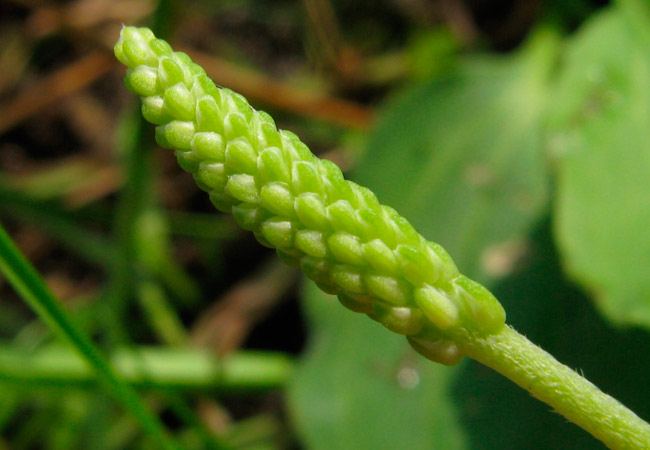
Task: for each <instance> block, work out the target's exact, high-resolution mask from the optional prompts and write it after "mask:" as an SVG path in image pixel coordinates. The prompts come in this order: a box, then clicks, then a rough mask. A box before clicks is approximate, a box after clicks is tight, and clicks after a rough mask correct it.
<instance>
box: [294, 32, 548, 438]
mask: <svg viewBox="0 0 650 450" xmlns="http://www.w3.org/2000/svg"><path fill="white" fill-rule="evenodd" d="M555 44H556V41H555V38H554V37H553V36H551V35H550V34H547V33H540V34H538V35H537V36H536V37H535V38H534V39H533V40H532V41H531V42H529V43H528V45H527V46H526V47H525V48H524V49H523V50H522V51H520V52H518V53H517V54H516V55H515V56H514V57H511V58H501V59H483V58H474V59H470V60H468V61H466V62H465V63H463V64H461V65H460V67H458V69H457V71H456V70H455V71H454V73H453V74H451V75H448V76H446V77H445V79H437V80H433V81H431V82H429V83H428V84H426V85H424V86H420V87H417V88H414V89H411V90H409V91H408V92H407V93H405V94H403V95H402V96H401V97H400V98H399V99H397V100H396V101H395V102H394V103H393V104H391V105H389V106H388V107H387V109H386V110H385V111H384V114H383V119H382V120H381V121H380V123H379V124H378V126H377V129H376V130H375V131H374V133H373V134H372V135H371V137H370V141H369V145H368V150H367V152H366V155H365V161H364V162H363V163H362V164H361V166H360V167H359V168H358V170H357V172H356V174H355V180H356V181H358V182H359V183H361V184H364V185H366V186H368V187H370V188H371V189H373V190H374V191H375V192H376V193H377V194H378V196H379V198H380V200H381V201H382V202H383V203H386V204H388V205H391V206H393V207H395V208H396V209H397V210H398V211H399V212H400V213H402V214H404V215H405V216H406V217H407V218H409V219H410V220H411V221H412V222H413V224H414V225H415V226H416V228H417V229H418V230H419V231H420V232H421V233H422V234H424V235H425V236H427V237H429V238H430V239H432V240H435V241H438V242H440V243H441V244H443V245H444V246H445V247H447V249H448V250H449V251H450V252H451V254H452V256H453V257H454V259H455V260H456V261H457V263H459V266H460V268H461V270H463V272H464V273H466V274H467V275H470V276H472V277H478V278H479V279H481V280H482V281H490V280H492V279H494V278H496V277H497V276H502V275H505V274H506V273H508V272H509V271H510V270H511V268H512V261H513V260H514V256H515V254H516V253H517V249H518V248H520V246H521V245H522V242H524V240H525V237H526V235H527V233H528V230H529V227H530V226H531V225H532V224H533V223H534V222H535V221H536V220H537V219H538V218H539V216H540V214H541V213H542V212H543V211H544V208H545V205H546V200H547V175H546V167H545V163H544V158H543V156H542V148H541V126H540V115H541V113H542V111H543V110H544V107H545V99H546V97H547V92H546V86H547V78H548V69H549V65H550V64H551V63H552V62H553V60H554V59H555V48H556V45H555ZM486 262H487V263H486ZM304 300H305V304H306V307H307V310H308V316H309V318H310V320H311V322H312V323H313V333H314V334H313V337H312V341H311V343H310V346H309V350H308V352H307V355H306V357H305V358H304V359H303V361H302V363H301V365H300V368H299V370H298V372H297V374H296V377H295V378H294V382H293V383H292V385H291V387H290V399H291V408H292V413H293V416H294V418H295V422H296V425H297V429H298V431H299V433H300V435H301V437H302V439H303V441H304V442H305V443H306V444H307V447H309V448H313V449H319V448H323V449H325V448H327V449H330V448H346V449H367V448H377V449H394V448H409V449H425V448H426V449H430V448H444V449H449V450H454V449H459V448H465V447H466V442H465V441H466V439H465V433H464V432H463V431H462V429H461V428H460V426H459V423H458V421H457V412H456V410H455V408H454V407H453V403H452V401H451V399H450V397H449V391H450V388H449V384H450V380H452V379H453V377H454V374H455V373H456V372H457V369H456V368H449V367H443V366H439V365H436V364H434V363H432V362H430V361H426V360H424V359H422V358H420V357H419V356H417V355H415V354H414V353H413V351H412V350H411V349H410V348H409V347H408V345H407V344H406V342H405V340H404V339H403V338H401V337H400V336H396V335H394V334H392V333H390V332H389V331H387V330H385V329H383V328H382V327H381V326H380V325H378V324H375V323H373V322H372V321H370V320H368V319H367V318H365V317H363V316H359V315H355V314H352V313H350V312H348V311H346V310H344V308H342V307H341V306H340V305H339V304H338V302H337V301H336V300H332V298H329V297H328V296H326V295H324V294H319V293H318V292H317V291H316V290H315V288H312V287H311V285H310V287H309V288H308V289H307V290H306V294H305V296H304ZM413 373H417V375H418V378H419V384H418V386H417V387H416V388H414V389H408V388H405V387H401V386H400V381H399V379H400V374H402V375H401V376H403V377H407V379H408V376H412V375H409V374H413Z"/></svg>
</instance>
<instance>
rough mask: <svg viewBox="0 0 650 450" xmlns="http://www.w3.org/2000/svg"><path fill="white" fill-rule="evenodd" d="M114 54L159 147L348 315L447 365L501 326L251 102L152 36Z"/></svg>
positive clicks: (487, 302) (446, 267)
mask: <svg viewBox="0 0 650 450" xmlns="http://www.w3.org/2000/svg"><path fill="white" fill-rule="evenodd" d="M115 55H116V56H117V58H118V59H119V60H120V61H121V62H122V63H124V64H125V65H126V66H127V67H128V68H129V69H128V72H127V75H126V79H125V83H126V86H127V88H128V89H129V90H131V91H132V92H134V93H135V94H137V95H139V96H140V97H142V114H143V116H144V117H145V119H146V120H148V121H149V122H151V123H153V124H155V125H157V127H156V140H157V141H158V143H159V144H160V145H161V146H162V147H165V148H168V149H172V150H173V151H174V153H175V155H176V157H177V159H178V162H179V164H180V166H181V167H182V168H183V169H184V170H185V171H187V172H189V173H191V174H192V175H193V176H194V179H195V180H196V183H197V184H198V186H199V187H200V188H201V189H203V190H204V191H206V192H207V193H208V194H209V196H210V200H211V201H212V203H213V204H214V205H215V206H216V207H217V208H218V209H219V210H221V211H224V212H229V213H232V214H233V217H234V219H235V221H236V222H237V223H238V224H239V225H240V226H241V227H242V228H244V229H246V230H249V231H252V232H253V233H254V234H255V237H256V238H257V239H258V240H259V241H260V242H261V243H262V244H263V245H265V246H268V247H272V248H274V249H276V251H277V253H278V255H279V256H280V258H281V259H282V260H283V261H285V262H287V263H289V264H292V265H295V266H299V267H300V268H301V269H302V270H303V271H304V273H305V274H306V275H307V276H308V277H309V278H311V279H312V280H314V281H315V282H316V283H317V284H318V286H319V287H320V288H321V289H322V290H324V291H325V292H328V293H331V294H335V295H337V296H338V298H339V300H340V301H341V303H342V304H343V305H344V306H346V307H348V308H349V309H351V310H353V311H357V312H361V313H365V314H367V315H368V316H370V317H371V318H373V319H374V320H377V321H378V322H380V323H381V324H383V325H384V326H386V327H387V328H389V329H390V330H392V331H394V332H396V333H400V334H404V335H406V336H407V337H408V338H409V342H411V344H412V345H413V347H414V348H415V349H416V350H417V351H419V352H420V353H422V354H424V355H425V356H427V357H429V358H430V359H433V360H436V361H440V362H443V363H447V364H453V363H455V362H457V361H458V359H460V357H461V355H460V353H459V351H458V349H457V347H456V346H455V344H454V343H453V339H451V338H450V337H449V336H453V331H454V330H456V329H459V328H465V329H469V330H472V331H475V332H478V333H483V334H489V333H492V332H496V331H498V330H499V329H500V328H501V327H502V326H503V324H504V322H505V312H504V310H503V308H502V307H501V305H500V304H499V302H498V301H497V300H496V299H495V298H494V297H493V296H492V294H490V292H489V291H488V290H486V289H485V288H484V287H483V286H481V285H480V284H478V283H476V282H474V281H472V280H470V279H468V278H466V277H465V276H463V275H461V274H459V272H458V270H457V268H456V266H455V265H454V263H453V261H452V260H451V258H450V257H449V255H448V254H447V252H445V250H444V249H443V248H442V247H441V246H440V245H438V244H435V243H433V242H430V241H427V240H426V239H425V238H423V237H422V236H421V235H420V234H419V233H417V232H416V231H415V229H414V228H413V227H412V226H411V224H410V223H409V222H408V221H407V220H406V219H405V218H404V217H402V216H400V215H399V214H398V213H397V212H396V211H395V210H393V209H392V208H390V207H388V206H386V205H382V204H380V203H379V201H378V200H377V198H376V197H375V195H374V194H373V193H372V192H371V191H370V190H369V189H367V188H364V187H362V186H359V185H358V184H356V183H353V182H351V181H348V180H345V179H344V177H343V175H342V173H341V170H340V169H339V168H338V167H337V166H336V165H335V164H334V163H332V162H330V161H327V160H323V159H319V158H317V157H316V156H314V155H313V154H312V153H311V151H310V150H309V149H308V148H307V146H306V145H305V144H303V143H302V142H301V141H300V139H298V137H297V136H296V135H294V134H293V133H291V132H289V131H285V130H278V129H277V127H276V126H275V123H274V121H273V119H272V118H271V117H270V116H269V115H268V114H266V113H265V112H262V111H256V110H255V109H253V108H252V107H251V106H250V105H249V104H248V102H247V101H246V99H245V98H244V97H243V96H241V95H239V94H237V93H235V92H232V91H230V90H229V89H224V88H220V87H217V86H216V85H215V84H214V82H212V80H210V78H209V77H208V76H207V75H206V73H205V71H204V70H203V69H202V68H201V67H200V66H198V65H197V64H195V63H193V62H192V61H191V59H190V58H189V57H188V56H187V55H186V54H184V53H180V52H174V51H173V50H172V49H171V47H170V46H169V44H167V43H166V42H165V41H163V40H160V39H156V38H155V36H154V35H153V33H152V32H151V31H150V30H148V29H146V28H134V27H124V28H123V30H122V33H121V36H120V39H119V41H118V42H117V44H116V45H115Z"/></svg>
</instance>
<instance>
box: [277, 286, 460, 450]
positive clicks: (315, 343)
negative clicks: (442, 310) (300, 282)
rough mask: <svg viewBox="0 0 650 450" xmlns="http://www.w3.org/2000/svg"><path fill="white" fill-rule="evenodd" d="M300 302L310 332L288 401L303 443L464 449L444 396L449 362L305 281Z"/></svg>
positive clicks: (449, 375)
mask: <svg viewBox="0 0 650 450" xmlns="http://www.w3.org/2000/svg"><path fill="white" fill-rule="evenodd" d="M303 305H304V307H305V312H306V314H307V317H308V319H309V321H310V323H311V324H312V327H311V330H312V335H311V339H310V344H309V349H308V351H307V352H306V354H305V355H304V357H303V358H302V361H301V364H300V366H299V368H298V369H297V372H296V373H295V374H294V377H293V380H292V382H291V384H290V385H289V402H290V403H289V405H290V407H291V408H292V414H293V418H294V422H295V423H296V425H297V427H298V432H299V433H300V435H301V437H302V439H303V442H305V444H306V445H307V446H308V447H309V448H313V449H331V448H346V449H367V448H376V449H396V448H409V449H430V448H444V449H449V450H454V449H462V448H466V446H465V442H464V440H465V438H464V436H463V430H462V428H461V427H460V425H459V423H458V421H457V417H458V412H457V410H456V408H455V407H454V406H453V404H452V401H451V399H450V398H449V397H448V395H447V392H448V387H449V383H450V380H451V378H452V376H453V374H454V372H455V371H454V370H453V369H451V368H448V367H444V366H439V365H434V364H428V363H427V361H426V360H424V359H423V358H421V357H420V356H419V355H418V354H416V353H415V352H414V351H413V350H412V349H411V348H410V347H409V346H408V345H406V341H405V340H404V338H402V337H400V336H397V335H394V334H393V333H387V332H386V330H385V329H384V328H383V327H382V326H381V325H379V324H377V323H373V322H372V321H370V320H368V319H367V318H366V317H363V316H361V315H359V314H352V313H351V312H350V311H347V310H345V308H343V307H342V306H341V305H340V304H339V303H338V300H337V299H336V297H334V296H331V295H327V294H324V293H323V292H322V291H320V290H319V289H318V288H316V287H315V285H314V284H313V283H311V282H307V283H306V285H305V287H304V292H303Z"/></svg>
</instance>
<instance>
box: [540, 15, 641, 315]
mask: <svg viewBox="0 0 650 450" xmlns="http://www.w3.org/2000/svg"><path fill="white" fill-rule="evenodd" d="M632 16H634V15H627V14H624V13H623V11H622V10H619V9H610V10H608V11H606V12H605V13H602V14H601V15H599V16H594V17H593V19H592V20H591V21H590V22H589V23H588V24H587V25H586V26H585V27H584V28H583V29H582V31H581V32H580V33H579V34H578V35H577V36H576V37H575V38H574V40H573V42H571V44H570V47H569V50H568V54H567V58H566V61H565V64H564V67H563V71H562V73H561V76H560V78H559V81H558V92H557V97H556V101H555V102H554V104H555V107H554V108H553V110H552V112H551V115H550V130H551V132H552V134H551V138H550V148H551V150H552V152H553V155H554V157H555V160H556V161H555V162H556V167H557V177H558V196H557V202H556V204H555V229H556V238H557V240H558V244H559V246H560V249H561V252H562V255H563V259H564V264H565V267H566V269H567V270H568V272H569V273H570V274H571V275H572V276H573V277H574V278H575V279H576V280H578V281H579V282H580V283H581V284H582V285H583V286H585V287H586V288H587V289H588V290H589V291H590V292H591V293H593V294H594V296H595V298H596V301H597V304H598V306H599V307H600V309H601V311H602V312H603V313H604V314H605V315H606V316H607V317H608V318H609V319H610V320H612V321H614V322H616V323H620V324H637V325H645V326H649V325H650V132H649V131H650V45H649V43H648V41H647V40H646V39H645V38H646V34H645V33H642V32H640V28H639V27H638V26H637V25H638V23H639V20H641V19H643V18H640V17H639V16H638V15H636V17H632ZM647 29H650V22H648V23H647ZM647 29H646V32H647Z"/></svg>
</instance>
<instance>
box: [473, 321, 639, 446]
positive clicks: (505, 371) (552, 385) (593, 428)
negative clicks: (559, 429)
mask: <svg viewBox="0 0 650 450" xmlns="http://www.w3.org/2000/svg"><path fill="white" fill-rule="evenodd" d="M462 341H463V343H462V345H461V347H462V349H463V352H464V353H465V354H466V355H467V356H469V357H471V358H474V359H476V360H477V361H479V362H481V363H483V364H485V365H486V366H488V367H490V368H492V369H494V370H496V371H497V372H499V373H500V374H501V375H503V376H505V377H507V378H509V379H510V380H511V381H513V382H514V383H516V384H517V385H519V386H520V387H521V388H523V389H525V390H527V391H528V392H530V393H531V394H532V395H533V396H534V397H536V398H537V399H539V400H541V401H543V402H545V403H547V404H548V405H550V406H552V407H553V408H554V409H555V410H556V411H557V412H558V413H560V414H562V415H563V416H564V417H566V418H567V419H569V420H570V421H572V422H574V423H575V424H576V425H578V426H580V427H582V428H583V429H584V430H586V431H587V432H589V433H590V434H592V435H593V436H594V437H595V438H597V439H599V440H601V441H602V442H603V443H604V444H605V445H607V447H609V448H611V449H646V448H650V425H649V424H648V423H646V422H644V421H643V420H641V419H640V418H639V416H637V415H636V414H634V413H633V412H632V411H630V410H629V409H628V408H626V407H625V406H624V405H623V404H621V403H620V402H619V401H618V400H616V399H614V398H613V397H610V396H609V395H607V394H605V393H604V392H602V391H601V390H600V389H598V388H597V387H596V386H594V385H593V384H592V383H591V382H589V381H588V380H586V379H585V378H583V377H582V376H580V375H579V374H578V373H576V372H575V371H574V370H572V369H571V368H569V367H567V366H565V365H564V364H561V363H560V362H558V361H557V360H556V359H555V358H553V356H551V355H550V354H549V353H547V352H545V351H544V350H542V349H541V348H540V347H538V346H536V345H535V344H533V343H532V342H530V341H529V340H528V339H526V337H525V336H522V335H521V334H519V333H518V332H517V331H515V330H514V329H513V328H511V327H509V326H506V327H504V328H503V329H502V330H501V331H500V332H499V333H496V334H492V335H490V336H485V337H477V336H474V335H469V334H468V335H466V336H465V337H464V338H463V339H462Z"/></svg>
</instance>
